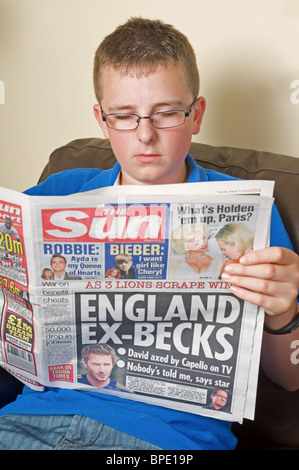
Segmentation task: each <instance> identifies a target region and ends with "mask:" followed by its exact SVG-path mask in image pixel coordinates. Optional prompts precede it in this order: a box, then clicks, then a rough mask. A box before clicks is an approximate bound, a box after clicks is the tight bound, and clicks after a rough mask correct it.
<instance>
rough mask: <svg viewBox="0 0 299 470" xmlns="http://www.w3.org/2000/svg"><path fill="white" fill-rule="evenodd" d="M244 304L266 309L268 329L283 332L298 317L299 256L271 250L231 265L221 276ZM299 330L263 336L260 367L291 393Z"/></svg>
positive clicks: (297, 381)
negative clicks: (246, 302)
mask: <svg viewBox="0 0 299 470" xmlns="http://www.w3.org/2000/svg"><path fill="white" fill-rule="evenodd" d="M222 278H223V280H225V281H226V282H229V283H231V284H232V286H231V290H232V291H233V292H234V294H235V295H237V296H238V297H240V298H241V299H243V300H246V301H248V302H252V303H254V304H256V305H259V306H261V307H263V308H264V309H265V312H266V315H265V325H266V326H267V327H268V328H270V329H271V330H280V329H281V328H283V327H284V326H286V325H288V324H289V323H290V322H291V321H292V320H293V319H294V318H295V317H296V315H298V303H297V296H298V289H299V256H298V255H297V254H296V253H294V252H293V251H291V250H288V249H286V248H279V247H270V248H265V249H262V250H256V251H252V252H250V253H248V254H247V255H245V256H243V257H242V258H241V259H240V263H234V264H229V265H227V266H226V267H225V272H224V273H223V275H222ZM298 347H299V327H298V328H296V329H295V330H294V331H293V332H292V333H288V334H270V333H266V332H265V333H264V338H263V346H262V357H261V363H262V366H263V369H264V371H265V372H266V374H267V375H268V377H269V378H270V379H271V380H273V381H274V382H276V383H277V384H278V385H280V386H281V387H283V388H285V389H286V390H289V391H294V390H297V389H299V370H298V362H297V361H296V360H292V357H293V356H294V348H298Z"/></svg>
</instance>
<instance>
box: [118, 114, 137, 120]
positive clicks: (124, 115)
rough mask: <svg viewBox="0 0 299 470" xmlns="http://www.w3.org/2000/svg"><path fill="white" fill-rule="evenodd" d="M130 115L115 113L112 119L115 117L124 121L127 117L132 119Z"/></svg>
mask: <svg viewBox="0 0 299 470" xmlns="http://www.w3.org/2000/svg"><path fill="white" fill-rule="evenodd" d="M132 117H133V116H132V115H131V114H115V115H114V119H116V120H117V121H125V120H128V119H132Z"/></svg>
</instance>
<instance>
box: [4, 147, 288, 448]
mask: <svg viewBox="0 0 299 470" xmlns="http://www.w3.org/2000/svg"><path fill="white" fill-rule="evenodd" d="M186 163H187V165H188V167H189V179H188V183H193V182H204V181H225V180H232V179H234V178H232V177H230V176H228V175H225V174H222V173H218V172H216V171H213V170H205V169H203V168H201V167H200V166H198V165H197V164H196V162H195V160H194V159H193V158H192V157H191V155H188V156H187V158H186ZM119 171H120V166H119V164H118V163H116V165H115V166H114V168H113V169H110V170H100V169H74V170H66V171H63V172H61V173H57V174H55V175H52V176H50V177H49V178H48V179H47V180H46V181H44V182H43V183H41V184H40V185H37V186H34V187H33V188H31V189H29V190H27V191H26V192H25V193H26V194H29V195H39V196H42V195H44V196H51V195H55V196H59V195H61V196H62V195H68V194H72V193H76V192H84V191H90V190H92V189H97V188H101V187H107V186H112V185H113V184H114V183H115V181H116V178H117V176H118V174H119ZM271 245H272V246H282V247H286V248H289V249H292V245H291V242H290V239H289V237H288V235H287V233H286V231H285V229H284V227H283V224H282V222H281V219H280V216H279V214H278V211H277V209H276V207H275V206H274V207H273V211H272V222H271ZM10 413H14V414H35V415H74V414H80V415H83V416H87V417H89V418H92V419H94V420H97V421H99V422H102V423H103V424H106V425H108V426H111V427H112V428H115V429H118V430H119V431H122V432H125V433H127V434H130V435H133V436H135V437H137V438H139V439H142V440H145V441H148V442H150V443H152V444H154V445H156V446H158V447H161V448H162V449H165V450H177V449H179V450H200V449H205V450H216V449H217V450H224V449H234V448H235V446H236V438H235V436H234V435H233V433H232V432H231V423H230V422H226V421H222V420H217V419H212V418H208V417H205V416H199V415H195V414H191V413H185V412H182V411H177V410H172V409H168V408H164V407H159V406H155V405H149V404H146V403H139V402H136V401H131V400H126V399H125V398H120V397H116V396H114V395H109V394H104V393H100V392H94V391H90V392H89V391H81V390H69V389H63V388H46V389H45V391H43V392H37V391H35V390H32V389H30V388H28V387H24V391H23V393H22V394H21V395H19V396H18V398H17V400H16V401H15V402H13V403H11V404H9V405H7V406H6V407H4V408H2V409H1V410H0V415H4V414H10Z"/></svg>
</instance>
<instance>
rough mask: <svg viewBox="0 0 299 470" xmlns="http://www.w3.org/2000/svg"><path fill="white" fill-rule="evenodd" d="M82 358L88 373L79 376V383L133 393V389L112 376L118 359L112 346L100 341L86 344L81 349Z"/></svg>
mask: <svg viewBox="0 0 299 470" xmlns="http://www.w3.org/2000/svg"><path fill="white" fill-rule="evenodd" d="M81 358H82V363H83V366H84V367H85V369H86V374H84V375H82V377H81V378H78V382H79V383H83V384H86V385H91V386H93V387H99V388H106V389H109V390H117V391H122V392H129V393H133V391H132V390H130V389H128V388H126V387H125V386H124V385H122V384H121V383H119V382H116V381H115V380H112V379H111V378H110V376H111V373H112V369H113V367H114V365H115V364H116V362H117V359H118V358H117V356H116V354H115V350H114V349H113V348H112V347H111V346H109V345H108V344H100V343H97V344H91V345H88V346H85V347H84V348H83V349H82V351H81Z"/></svg>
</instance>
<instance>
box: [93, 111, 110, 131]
mask: <svg viewBox="0 0 299 470" xmlns="http://www.w3.org/2000/svg"><path fill="white" fill-rule="evenodd" d="M93 112H94V115H95V118H96V120H97V121H98V123H99V124H100V127H101V129H102V131H103V134H104V137H105V139H109V134H108V129H107V126H106V122H105V121H103V118H102V112H101V106H100V105H99V104H95V105H94V107H93Z"/></svg>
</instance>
